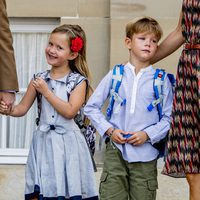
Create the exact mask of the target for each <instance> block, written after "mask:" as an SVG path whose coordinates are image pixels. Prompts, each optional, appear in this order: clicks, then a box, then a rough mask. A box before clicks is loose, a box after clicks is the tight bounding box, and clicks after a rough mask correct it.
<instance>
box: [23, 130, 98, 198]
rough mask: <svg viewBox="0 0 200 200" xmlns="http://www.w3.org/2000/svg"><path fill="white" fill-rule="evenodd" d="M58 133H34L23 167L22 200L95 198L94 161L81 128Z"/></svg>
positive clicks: (38, 131)
mask: <svg viewBox="0 0 200 200" xmlns="http://www.w3.org/2000/svg"><path fill="white" fill-rule="evenodd" d="M58 132H59V131H58ZM58 132H56V130H48V131H47V132H43V131H41V130H40V129H38V130H36V131H35V132H34V135H33V139H32V144H31V147H30V151H29V156H28V160H27V166H26V186H25V199H26V200H28V199H31V198H32V197H33V196H36V197H38V198H39V199H43V198H44V199H52V198H53V199H76V200H81V199H88V200H97V199H98V193H97V189H96V181H95V175H94V169H93V164H92V160H91V156H90V153H89V150H88V147H87V144H86V141H85V138H84V136H83V135H82V134H81V132H80V130H67V131H66V132H65V133H58Z"/></svg>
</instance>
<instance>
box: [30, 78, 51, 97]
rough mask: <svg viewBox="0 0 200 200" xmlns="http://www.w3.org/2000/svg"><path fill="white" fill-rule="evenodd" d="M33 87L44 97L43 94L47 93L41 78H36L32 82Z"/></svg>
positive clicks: (45, 85)
mask: <svg viewBox="0 0 200 200" xmlns="http://www.w3.org/2000/svg"><path fill="white" fill-rule="evenodd" d="M33 87H34V88H35V89H36V90H37V91H38V92H39V93H41V94H42V95H43V96H45V94H46V93H48V91H49V88H48V85H47V83H46V81H44V80H43V79H42V78H41V77H36V78H35V80H33Z"/></svg>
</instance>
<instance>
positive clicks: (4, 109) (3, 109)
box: [0, 100, 12, 115]
mask: <svg viewBox="0 0 200 200" xmlns="http://www.w3.org/2000/svg"><path fill="white" fill-rule="evenodd" d="M11 112H12V106H8V105H7V104H6V103H5V102H4V101H2V100H1V102H0V113H1V114H3V115H9V114H10V113H11Z"/></svg>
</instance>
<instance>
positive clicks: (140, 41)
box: [127, 32, 158, 63]
mask: <svg viewBox="0 0 200 200" xmlns="http://www.w3.org/2000/svg"><path fill="white" fill-rule="evenodd" d="M127 40H129V41H128V43H127V47H128V48H129V50H130V51H131V56H132V57H133V58H134V59H137V60H138V61H140V62H147V63H148V62H149V61H150V60H151V58H152V57H153V56H154V55H155V53H156V50H157V45H158V40H157V38H156V36H155V34H154V33H149V32H145V33H138V34H134V35H133V37H132V39H129V38H128V39H127Z"/></svg>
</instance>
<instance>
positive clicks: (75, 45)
mask: <svg viewBox="0 0 200 200" xmlns="http://www.w3.org/2000/svg"><path fill="white" fill-rule="evenodd" d="M82 48H83V39H82V38H81V37H76V38H74V39H73V40H72V41H71V47H70V49H71V50H72V51H73V52H79V51H80V50H81V49H82Z"/></svg>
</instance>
